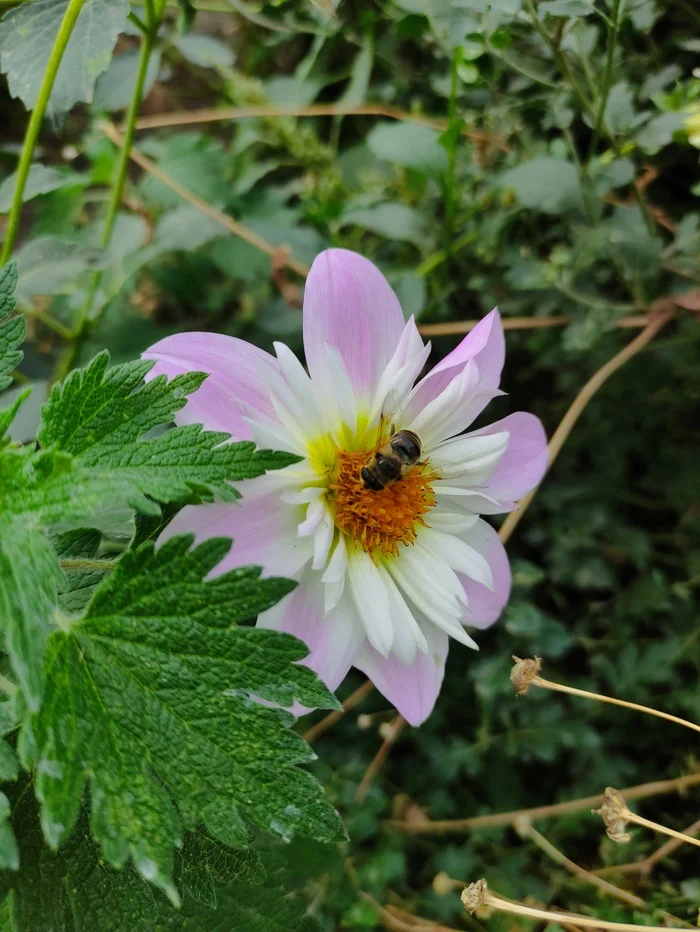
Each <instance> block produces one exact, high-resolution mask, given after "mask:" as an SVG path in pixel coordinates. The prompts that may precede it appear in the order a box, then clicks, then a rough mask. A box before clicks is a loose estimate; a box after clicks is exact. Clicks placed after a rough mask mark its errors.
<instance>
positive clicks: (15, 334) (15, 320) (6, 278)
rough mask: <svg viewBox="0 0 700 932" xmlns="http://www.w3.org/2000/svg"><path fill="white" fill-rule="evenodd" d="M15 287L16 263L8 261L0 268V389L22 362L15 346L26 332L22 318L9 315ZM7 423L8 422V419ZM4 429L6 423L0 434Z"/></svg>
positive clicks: (5, 385) (20, 354)
mask: <svg viewBox="0 0 700 932" xmlns="http://www.w3.org/2000/svg"><path fill="white" fill-rule="evenodd" d="M16 287H17V264H16V263H15V262H10V263H8V264H7V265H6V266H4V268H2V269H0V391H2V389H3V388H7V386H8V385H9V384H10V382H11V381H12V379H11V377H10V376H9V375H8V373H10V372H12V370H13V369H15V368H16V367H17V366H18V365H19V364H20V363H21V362H22V355H23V354H22V351H21V350H20V349H18V348H17V347H18V346H19V345H20V344H21V342H22V340H24V335H25V333H26V327H25V323H24V318H23V317H20V316H17V317H10V314H11V313H12V312H13V310H14V309H15V298H14V294H15V288H16ZM8 318H9V319H8ZM10 420H11V419H10ZM7 423H8V424H9V421H8V422H7ZM6 429H7V425H6V427H5V429H4V430H3V431H2V432H1V433H0V436H2V433H4V432H5V430H6Z"/></svg>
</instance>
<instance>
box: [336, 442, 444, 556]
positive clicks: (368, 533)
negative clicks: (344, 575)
mask: <svg viewBox="0 0 700 932" xmlns="http://www.w3.org/2000/svg"><path fill="white" fill-rule="evenodd" d="M371 454H372V450H338V451H337V453H336V461H335V468H334V470H333V472H332V475H331V480H330V483H329V486H328V491H329V495H330V500H331V504H332V506H333V507H334V510H335V523H336V526H337V527H338V528H339V529H340V530H341V531H342V532H343V533H345V534H347V535H349V537H351V538H352V539H353V540H355V541H357V542H358V543H359V544H360V546H361V547H362V549H363V550H365V551H366V552H367V553H370V554H372V553H375V552H378V553H380V554H381V555H382V556H395V555H396V554H397V553H398V548H399V544H412V543H413V541H414V540H415V539H416V530H417V526H418V525H421V524H422V525H425V521H424V520H423V515H425V514H427V513H428V512H429V511H430V509H431V508H432V507H433V505H434V504H435V495H434V493H433V489H432V481H433V480H434V479H435V478H436V477H435V474H434V473H432V472H425V471H424V470H425V467H424V466H414V467H413V469H412V470H411V472H410V473H409V474H408V475H407V476H405V477H404V478H402V479H400V480H398V481H397V482H394V483H393V484H392V485H388V486H387V487H386V488H384V489H382V490H381V491H380V492H373V491H372V490H371V489H366V488H365V487H364V484H363V482H362V480H361V478H360V471H361V469H362V467H363V466H364V465H365V464H366V462H367V460H368V459H369V458H370V456H371Z"/></svg>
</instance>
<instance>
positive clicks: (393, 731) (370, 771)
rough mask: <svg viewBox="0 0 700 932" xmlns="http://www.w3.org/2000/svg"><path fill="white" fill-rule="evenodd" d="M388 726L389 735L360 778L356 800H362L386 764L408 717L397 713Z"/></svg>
mask: <svg viewBox="0 0 700 932" xmlns="http://www.w3.org/2000/svg"><path fill="white" fill-rule="evenodd" d="M387 727H388V731H387V735H386V737H385V738H384V741H383V742H382V745H381V747H380V748H379V750H378V751H377V753H376V754H375V755H374V758H373V759H372V761H371V763H370V765H369V767H368V768H367V770H365V773H364V776H363V777H362V780H360V783H359V785H358V787H357V791H356V792H355V801H356V802H362V800H363V799H364V798H365V796H366V795H367V791H368V790H369V788H370V786H371V785H372V781H373V780H374V778H375V777H376V776H377V774H378V773H379V771H380V770H381V769H382V767H383V766H384V764H385V762H386V759H387V757H388V756H389V752H390V751H391V749H392V747H393V746H394V744H395V743H396V741H397V739H398V737H399V735H400V734H401V732H402V731H403V730H404V728H405V727H406V719H405V718H404V717H403V715H397V716H396V718H395V719H394V720H393V722H390V723H389V725H388V726H387Z"/></svg>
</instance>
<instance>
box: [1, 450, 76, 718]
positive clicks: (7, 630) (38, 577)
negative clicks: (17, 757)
mask: <svg viewBox="0 0 700 932" xmlns="http://www.w3.org/2000/svg"><path fill="white" fill-rule="evenodd" d="M1 464H2V460H0V467H1ZM1 471H2V470H1V468H0V473H1ZM0 581H1V582H0V626H1V627H2V631H3V634H4V637H5V642H6V645H7V650H8V653H9V655H10V661H11V663H12V669H13V670H14V672H15V675H16V677H17V679H18V680H19V682H20V684H21V686H22V689H23V692H24V695H25V698H26V700H27V703H28V705H29V706H30V708H32V709H36V708H38V706H39V702H40V701H41V695H42V691H43V681H42V677H41V664H42V657H43V654H44V647H45V643H46V638H47V636H48V633H49V626H50V622H51V617H52V614H53V609H54V606H55V604H56V597H57V591H58V586H59V584H60V582H61V572H60V569H59V567H58V564H57V562H56V557H55V554H54V552H53V550H52V549H51V545H50V544H49V542H48V541H47V540H46V538H45V537H44V536H43V535H42V534H41V533H40V532H39V531H37V530H36V529H35V528H33V527H31V526H29V525H28V524H27V523H26V522H25V521H24V520H22V518H21V517H20V518H12V517H10V518H9V519H8V518H7V517H6V516H5V515H3V514H2V508H1V507H0Z"/></svg>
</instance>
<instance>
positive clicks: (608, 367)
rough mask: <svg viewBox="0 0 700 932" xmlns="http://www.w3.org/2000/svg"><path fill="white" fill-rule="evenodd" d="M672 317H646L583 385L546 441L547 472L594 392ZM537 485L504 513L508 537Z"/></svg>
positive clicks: (669, 312) (665, 313) (671, 314)
mask: <svg viewBox="0 0 700 932" xmlns="http://www.w3.org/2000/svg"><path fill="white" fill-rule="evenodd" d="M674 316H675V309H673V308H672V309H668V310H661V311H660V312H659V313H655V314H654V315H653V316H652V317H651V318H650V320H649V323H648V324H647V325H646V327H645V328H644V329H643V330H642V332H641V333H640V334H638V335H637V336H636V337H635V338H634V340H632V341H631V342H630V343H628V344H627V346H626V347H625V348H624V349H622V350H620V352H619V353H617V354H616V355H615V356H613V358H612V359H611V360H610V361H609V362H607V363H605V365H604V366H602V367H601V368H600V369H598V371H597V372H596V373H595V375H593V376H592V377H591V378H590V379H589V380H588V382H586V384H585V385H584V386H583V388H582V389H581V391H580V392H579V393H578V395H577V396H576V397H575V398H574V400H573V402H572V404H571V406H570V407H569V410H568V411H567V412H566V414H565V415H564V417H563V418H562V420H561V422H560V424H559V426H558V427H557V429H556V430H555V431H554V433H553V434H552V439H551V440H550V441H549V445H548V447H547V470H548V471H549V469H550V467H551V466H552V463H554V461H555V460H556V458H557V456H559V453H560V452H561V448H562V447H563V446H564V444H565V442H566V439H567V437H568V436H569V434H570V433H571V431H572V429H573V427H574V425H575V424H576V421H578V419H579V417H580V416H581V414H582V413H583V411H584V410H585V408H586V406H587V404H588V402H589V401H590V400H591V398H593V396H594V395H595V394H596V392H597V391H598V390H599V389H600V388H602V387H603V385H604V384H605V383H606V382H607V380H608V379H609V378H610V376H611V375H612V374H613V373H614V372H617V370H618V369H620V368H621V367H622V366H624V364H625V363H626V362H628V361H629V360H630V359H631V358H632V357H633V356H634V355H635V354H636V353H638V352H639V351H640V350H641V349H643V348H644V347H645V346H646V345H647V343H649V342H650V341H651V340H653V339H654V337H655V336H656V334H657V333H658V332H659V331H660V330H661V329H662V328H663V327H665V326H666V324H667V323H668V322H669V321H670V320H672V319H673V317H674ZM538 488H539V486H537V488H535V489H533V490H532V492H530V493H529V494H528V495H526V496H525V497H524V498H522V499H520V502H519V505H520V508H519V510H518V511H511V513H510V514H509V515H508V516H507V518H506V519H505V521H504V522H503V524H502V525H501V533H502V534H505V535H507V537H510V535H511V534H512V533H513V531H514V530H515V528H516V527H517V526H518V524H519V523H520V521H521V519H522V517H523V515H524V514H525V512H526V511H527V509H528V506H529V505H530V502H531V501H532V500H533V498H534V497H535V495H536V494H537V489H538Z"/></svg>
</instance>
